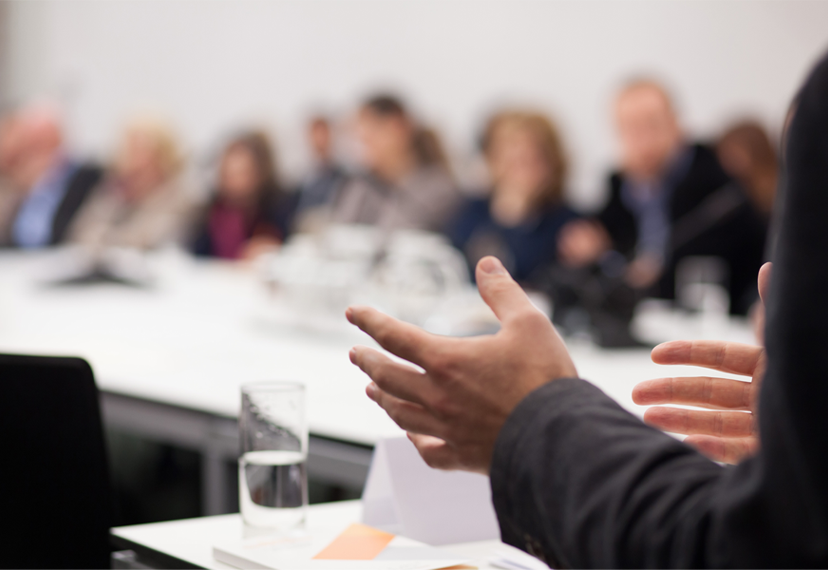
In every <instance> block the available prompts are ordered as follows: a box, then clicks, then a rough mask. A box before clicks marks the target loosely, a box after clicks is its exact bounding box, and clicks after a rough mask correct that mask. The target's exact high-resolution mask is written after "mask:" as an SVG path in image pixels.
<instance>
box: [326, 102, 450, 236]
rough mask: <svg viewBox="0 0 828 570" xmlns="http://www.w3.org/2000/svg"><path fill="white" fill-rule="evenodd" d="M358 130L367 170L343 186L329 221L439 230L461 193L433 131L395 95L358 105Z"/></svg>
mask: <svg viewBox="0 0 828 570" xmlns="http://www.w3.org/2000/svg"><path fill="white" fill-rule="evenodd" d="M357 135H358V138H359V143H360V145H361V151H362V160H363V163H364V166H365V169H366V172H364V173H363V174H362V175H360V176H356V177H354V178H353V179H352V180H351V181H350V182H349V183H348V184H346V185H345V187H344V188H343V189H342V192H340V195H339V196H338V198H337V199H336V202H335V203H334V205H333V215H332V221H333V222H335V223H344V224H368V225H374V226H377V227H379V228H381V229H383V230H387V231H390V230H394V229H412V230H427V231H434V232H439V231H443V229H444V228H445V227H446V224H447V223H448V221H449V220H450V219H451V217H452V216H453V215H454V214H455V211H456V209H457V207H458V206H459V203H460V194H459V192H458V191H457V187H456V185H455V184H454V181H453V180H452V177H451V174H450V171H449V167H448V162H447V160H446V157H445V155H444V153H443V149H442V147H441V145H440V141H439V139H438V138H437V136H436V134H435V133H434V132H432V131H430V130H428V129H425V128H423V127H422V126H419V125H417V124H416V123H415V121H414V119H413V118H412V117H411V115H410V114H409V112H408V111H407V110H406V108H405V106H404V105H403V104H402V103H401V102H400V101H399V100H398V99H397V98H395V97H392V96H390V95H378V96H375V97H372V98H370V99H368V100H367V101H366V102H365V103H364V104H363V105H362V108H361V109H360V111H359V114H358V116H357Z"/></svg>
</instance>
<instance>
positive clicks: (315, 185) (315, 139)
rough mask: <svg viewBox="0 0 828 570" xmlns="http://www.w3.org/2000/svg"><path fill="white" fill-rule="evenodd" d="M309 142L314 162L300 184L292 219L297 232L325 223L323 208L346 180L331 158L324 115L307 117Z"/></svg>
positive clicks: (330, 138) (331, 144)
mask: <svg viewBox="0 0 828 570" xmlns="http://www.w3.org/2000/svg"><path fill="white" fill-rule="evenodd" d="M308 142H309V143H310V148H311V152H312V154H313V164H312V166H311V170H310V173H309V175H308V177H307V178H306V179H305V181H304V182H303V183H302V185H301V186H300V187H299V196H298V200H297V205H296V213H295V214H294V222H293V226H294V229H295V230H296V231H299V232H313V231H315V230H316V229H317V228H318V227H319V226H321V225H323V224H324V221H325V210H326V208H327V207H328V206H329V205H330V204H331V202H333V201H334V200H335V199H336V197H337V195H338V194H339V191H340V189H341V188H342V186H343V185H344V184H345V183H346V182H347V181H348V173H347V172H346V171H345V169H344V168H343V167H342V166H341V165H340V164H338V163H337V161H336V157H334V135H333V127H332V125H331V122H330V120H329V119H328V118H327V117H323V116H316V117H313V118H312V119H311V120H310V123H309V124H308Z"/></svg>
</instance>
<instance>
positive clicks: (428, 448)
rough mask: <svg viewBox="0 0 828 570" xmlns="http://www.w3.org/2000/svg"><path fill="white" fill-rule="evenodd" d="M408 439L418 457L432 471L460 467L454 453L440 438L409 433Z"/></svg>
mask: <svg viewBox="0 0 828 570" xmlns="http://www.w3.org/2000/svg"><path fill="white" fill-rule="evenodd" d="M408 439H410V440H411V443H413V444H414V447H416V448H417V451H418V452H419V453H420V457H422V458H423V461H425V462H426V464H427V465H428V466H429V467H433V468H434V469H458V468H460V467H461V463H460V459H459V458H458V457H457V454H456V453H455V451H454V450H453V449H452V448H451V447H450V446H449V444H447V443H446V442H445V441H443V440H442V439H440V438H437V437H433V436H429V435H422V434H417V433H409V434H408Z"/></svg>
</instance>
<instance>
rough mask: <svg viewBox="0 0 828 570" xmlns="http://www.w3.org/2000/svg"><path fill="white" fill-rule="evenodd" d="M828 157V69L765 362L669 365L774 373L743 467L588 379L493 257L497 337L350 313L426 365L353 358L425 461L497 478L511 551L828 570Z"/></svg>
mask: <svg viewBox="0 0 828 570" xmlns="http://www.w3.org/2000/svg"><path fill="white" fill-rule="evenodd" d="M826 157H828V57H827V58H824V59H823V60H822V61H821V62H820V63H819V64H818V66H817V67H816V69H815V70H814V71H813V72H812V74H811V75H810V77H809V79H808V81H807V83H806V84H805V86H804V88H803V89H802V90H801V91H800V93H799V96H798V99H797V107H796V110H795V112H794V116H793V119H792V121H791V124H790V130H789V137H788V144H787V148H786V161H785V164H786V168H787V173H786V176H785V182H784V185H783V188H784V193H783V195H782V199H783V203H782V204H781V207H780V208H779V211H780V213H781V215H780V216H779V218H778V219H779V221H780V227H779V237H778V242H777V244H776V248H775V252H774V261H773V275H772V280H771V283H770V286H769V288H768V289H767V291H765V287H764V286H763V287H762V289H763V294H765V292H767V302H768V310H767V317H766V318H767V325H766V327H765V345H766V349H767V353H766V356H765V355H764V354H763V353H762V351H761V349H760V350H758V351H757V350H747V351H746V350H743V347H744V345H737V346H734V345H732V344H730V343H725V342H715V343H711V342H709V341H705V342H691V341H678V342H671V343H667V344H665V345H662V346H661V347H659V348H657V349H656V351H654V353H653V359H654V360H655V361H656V362H660V363H665V364H682V363H684V364H692V365H696V366H706V367H709V368H714V369H716V370H720V371H724V372H736V373H741V374H744V373H745V372H749V371H750V372H751V373H752V374H753V376H754V379H758V378H759V377H762V376H763V377H762V386H761V389H759V390H755V392H758V399H759V404H758V409H759V410H760V413H759V415H758V421H757V424H758V439H759V446H758V450H757V451H755V453H754V454H753V455H752V456H750V457H748V458H747V459H744V460H743V461H742V462H741V463H739V464H738V465H736V466H735V467H732V468H723V467H722V466H720V465H718V464H716V463H714V462H712V461H710V460H709V459H707V458H705V457H703V456H702V455H700V454H699V453H698V451H696V450H695V449H692V448H691V447H689V446H687V445H685V444H684V443H682V442H679V441H677V440H675V439H674V438H672V437H670V436H668V435H666V434H664V433H663V432H660V431H658V430H656V429H653V428H651V427H649V426H646V425H645V424H643V423H642V422H641V421H639V420H638V419H637V418H636V417H635V416H633V415H632V414H630V413H628V412H627V411H625V410H623V409H622V408H621V407H620V406H619V405H618V404H617V403H615V402H614V401H613V400H612V399H610V398H609V397H608V396H606V395H605V394H603V393H602V392H601V391H600V390H598V389H597V388H595V387H594V386H592V385H591V384H589V383H588V382H586V381H584V380H581V379H578V378H577V371H576V369H575V366H574V364H573V362H572V360H571V358H570V356H569V354H568V351H567V349H566V346H565V345H564V344H563V342H562V340H561V338H560V337H559V336H558V335H557V332H556V331H555V329H554V327H553V326H552V325H551V324H550V323H549V321H548V320H547V319H546V318H545V317H544V316H543V315H541V314H540V313H539V312H538V311H537V309H535V308H534V307H533V306H532V304H531V303H530V302H529V300H528V298H527V297H526V295H525V294H524V293H523V292H522V291H521V290H520V288H519V287H518V285H517V284H516V283H515V282H514V281H513V280H512V279H511V278H510V277H509V275H508V274H507V273H506V271H505V269H504V268H503V266H502V265H501V264H499V263H498V262H497V260H496V259H494V258H485V259H483V260H482V261H481V262H480V264H479V265H478V269H477V280H478V286H479V288H480V293H481V296H482V297H483V299H484V300H485V301H486V302H487V303H488V304H489V306H490V307H491V308H492V309H493V310H494V312H495V314H496V315H497V316H498V318H499V319H500V322H501V325H502V328H501V330H500V331H499V332H498V333H497V334H495V335H491V336H483V337H476V338H446V337H439V336H436V335H431V334H428V333H426V332H424V331H422V330H420V329H418V328H416V327H413V326H411V325H408V324H405V323H401V322H399V321H396V320H394V319H392V318H390V317H388V316H385V315H383V314H381V313H379V312H378V311H375V310H373V309H369V308H365V307H352V308H350V309H349V310H348V312H347V316H348V319H349V320H350V321H351V322H352V323H354V324H356V325H357V326H359V327H360V328H361V329H362V330H364V331H366V332H367V333H368V334H370V335H371V336H373V337H374V338H375V339H377V341H378V342H379V343H380V344H381V345H382V346H383V347H384V348H385V349H387V350H388V351H390V352H392V353H393V354H396V355H397V356H399V357H401V358H402V359H404V360H407V361H409V362H412V363H415V364H416V365H417V367H414V366H408V365H406V364H405V363H403V362H400V361H398V360H392V359H390V358H389V357H387V356H385V355H383V354H382V353H380V352H378V351H376V350H373V349H370V348H366V347H355V348H354V349H352V351H351V354H350V357H351V360H352V361H353V362H354V363H356V364H357V365H358V366H359V367H360V368H361V369H362V370H364V371H365V372H366V373H367V374H368V375H369V376H370V377H371V379H372V380H373V382H372V383H371V384H369V386H368V388H367V393H368V395H369V397H371V398H372V399H373V400H374V401H376V402H377V403H378V404H379V405H380V406H381V407H382V408H384V409H385V410H386V411H387V412H388V413H389V415H390V416H391V418H392V419H394V421H395V422H397V424H398V425H400V426H401V427H402V428H403V429H405V430H407V431H408V432H409V437H410V438H411V440H412V441H413V442H414V444H415V446H416V447H417V448H418V450H419V452H420V454H421V455H422V456H423V458H424V459H425V461H426V463H428V464H429V465H431V466H433V467H439V468H443V469H464V470H469V471H477V472H479V473H485V474H489V475H490V476H491V485H492V495H493V502H494V506H495V510H496V512H497V517H498V520H499V522H500V528H501V535H502V538H503V540H504V541H506V542H508V543H510V544H513V545H515V546H518V547H520V548H523V549H525V550H526V551H527V552H530V553H531V554H534V555H535V556H537V557H539V558H542V559H544V560H545V561H547V562H548V563H549V564H550V565H551V566H552V567H554V568H564V567H570V568H586V567H600V568H612V567H636V568H642V567H659V568H666V567H681V568H687V567H710V568H722V567H745V568H758V567H781V568H790V567H810V568H824V567H826V566H828V540H826V537H828V485H826V483H825V482H826V481H828V461H826V459H825V458H826V456H828V419H826V418H828V413H826V412H828V381H826V380H828V351H826V350H825V346H826V344H828V300H826V298H825V292H826V291H828V251H826V248H825V244H826V243H828V224H826V223H825V217H826V215H828V193H827V192H825V188H826V187H828V160H826ZM766 272H767V270H765V271H764V272H763V273H766ZM765 279H767V276H766V275H764V276H763V280H765ZM749 348H752V347H749ZM762 370H764V374H762ZM699 383H701V384H702V385H703V386H705V387H706V388H710V387H711V386H710V385H708V384H707V383H705V381H704V380H703V379H702V381H701V382H699V380H698V379H696V380H695V381H693V384H694V385H696V386H698V384H699ZM746 386H749V385H746ZM752 391H753V390H750V389H748V390H744V391H742V395H741V396H740V397H739V398H737V400H740V402H736V404H737V405H746V402H745V401H746V400H748V402H749V399H750V397H751V394H750V392H752ZM745 392H747V395H745ZM716 401H717V402H719V403H721V402H722V401H721V400H716ZM710 403H713V402H710ZM733 404H734V402H731V403H730V405H731V406H733ZM714 417H715V416H714ZM751 420H752V418H751Z"/></svg>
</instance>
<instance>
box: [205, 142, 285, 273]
mask: <svg viewBox="0 0 828 570" xmlns="http://www.w3.org/2000/svg"><path fill="white" fill-rule="evenodd" d="M290 213H291V207H290V205H289V198H287V197H286V196H285V195H284V193H283V192H282V189H281V186H280V185H279V181H278V177H277V173H276V165H275V159H274V155H273V149H272V146H271V144H270V141H269V139H268V138H267V136H266V135H265V134H263V133H260V132H250V133H245V134H242V135H240V136H238V137H236V138H235V139H233V140H232V141H231V142H230V143H229V144H228V145H227V147H226V148H225V150H224V153H223V155H222V157H221V164H220V167H219V180H218V185H217V187H216V190H215V193H214V197H213V199H212V200H211V201H210V203H209V205H208V206H207V208H206V209H205V211H204V213H203V214H202V215H201V217H200V220H199V221H198V223H197V225H196V229H195V231H194V234H195V238H194V240H193V245H192V252H193V253H194V254H195V255H198V256H203V257H217V258H221V259H228V260H237V259H250V258H253V257H256V256H257V255H258V254H260V253H263V252H264V251H267V250H269V249H272V248H274V247H277V246H278V245H279V244H281V243H282V241H283V240H284V239H285V238H286V237H287V231H288V228H289V226H290Z"/></svg>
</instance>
